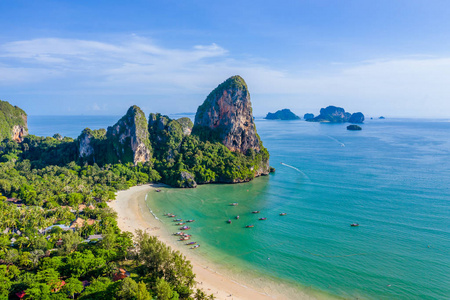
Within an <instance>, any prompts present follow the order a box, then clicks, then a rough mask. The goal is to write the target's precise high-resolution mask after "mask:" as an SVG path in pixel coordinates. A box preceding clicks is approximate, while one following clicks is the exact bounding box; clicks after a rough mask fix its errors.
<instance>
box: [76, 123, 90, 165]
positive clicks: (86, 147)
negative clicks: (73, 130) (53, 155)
mask: <svg viewBox="0 0 450 300" xmlns="http://www.w3.org/2000/svg"><path fill="white" fill-rule="evenodd" d="M93 138H94V136H93V135H92V133H91V130H90V129H89V128H86V129H85V130H83V132H81V135H80V136H79V137H78V153H79V156H80V157H81V158H86V157H89V156H91V155H94V146H93V145H92V144H93V143H92V140H93Z"/></svg>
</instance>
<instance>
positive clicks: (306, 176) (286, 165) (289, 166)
mask: <svg viewBox="0 0 450 300" xmlns="http://www.w3.org/2000/svg"><path fill="white" fill-rule="evenodd" d="M281 164H282V165H283V166H285V167H288V168H291V169H294V170H295V171H297V172H299V173H300V174H302V175H303V176H305V178H306V179H308V180H309V181H311V179H309V177H308V175H306V174H305V173H304V172H302V171H301V170H299V169H297V168H296V167H294V166H291V165H288V164H285V163H281Z"/></svg>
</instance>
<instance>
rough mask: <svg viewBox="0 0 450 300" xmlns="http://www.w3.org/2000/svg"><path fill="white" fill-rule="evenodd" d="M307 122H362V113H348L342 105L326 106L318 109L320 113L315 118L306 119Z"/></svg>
mask: <svg viewBox="0 0 450 300" xmlns="http://www.w3.org/2000/svg"><path fill="white" fill-rule="evenodd" d="M305 120H306V121H308V122H323V123H346V122H350V123H363V122H364V115H363V114H362V113H360V112H357V113H354V114H350V113H348V112H346V111H345V109H343V108H342V107H336V106H328V107H326V108H322V109H320V114H319V115H318V116H317V117H315V118H308V119H306V118H305Z"/></svg>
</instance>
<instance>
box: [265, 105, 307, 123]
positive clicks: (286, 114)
mask: <svg viewBox="0 0 450 300" xmlns="http://www.w3.org/2000/svg"><path fill="white" fill-rule="evenodd" d="M264 119H266V120H298V119H300V117H299V116H297V115H296V114H294V113H293V112H292V111H291V110H290V109H287V108H285V109H281V110H278V111H277V112H275V113H270V112H269V113H267V116H266V117H265V118H264Z"/></svg>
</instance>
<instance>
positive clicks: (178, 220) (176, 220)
mask: <svg viewBox="0 0 450 300" xmlns="http://www.w3.org/2000/svg"><path fill="white" fill-rule="evenodd" d="M173 221H174V222H180V221H183V219H175V220H173Z"/></svg>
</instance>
